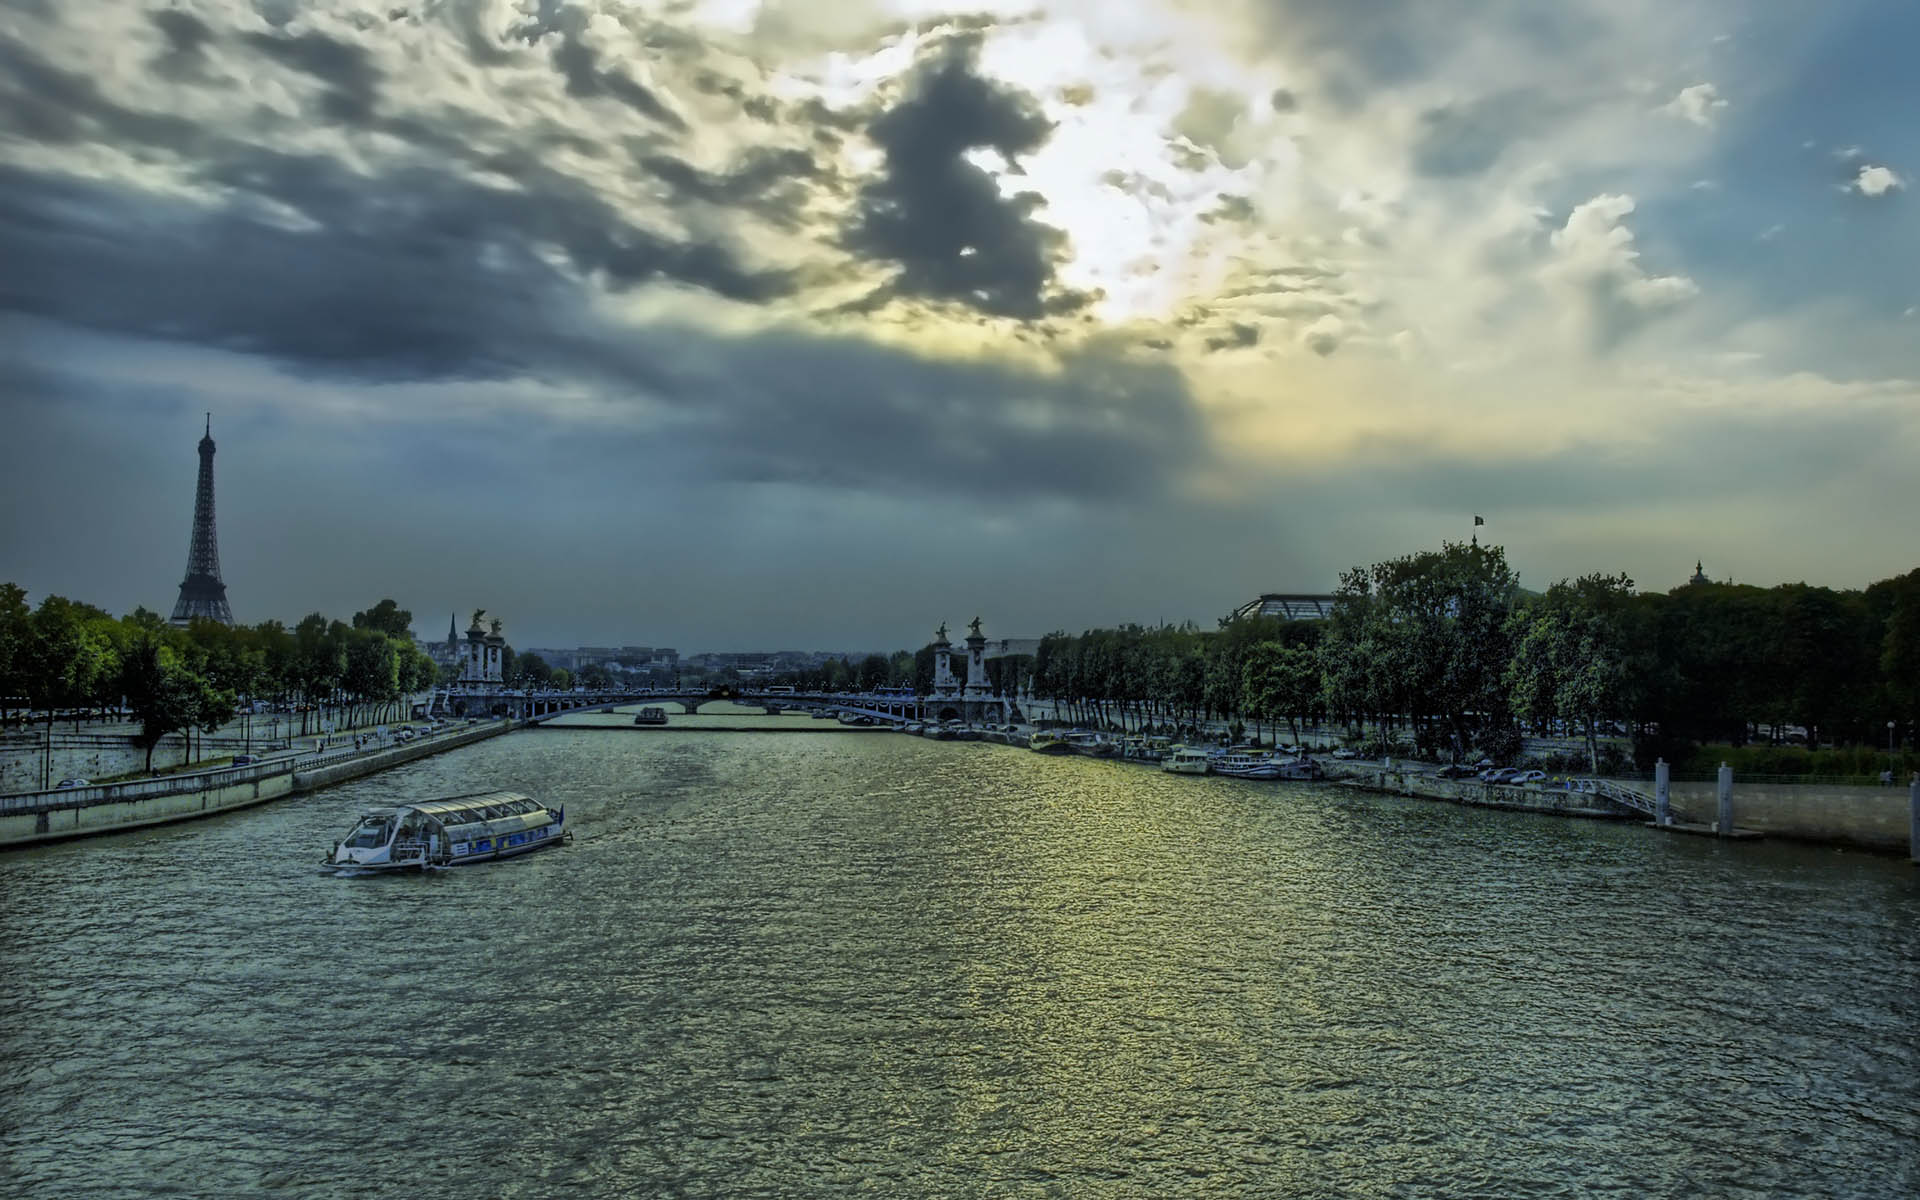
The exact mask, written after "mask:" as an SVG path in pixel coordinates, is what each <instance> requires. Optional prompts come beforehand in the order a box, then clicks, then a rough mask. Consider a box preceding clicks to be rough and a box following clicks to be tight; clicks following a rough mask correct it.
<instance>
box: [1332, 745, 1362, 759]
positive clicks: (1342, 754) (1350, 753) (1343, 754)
mask: <svg viewBox="0 0 1920 1200" xmlns="http://www.w3.org/2000/svg"><path fill="white" fill-rule="evenodd" d="M1333 756H1334V757H1335V758H1341V759H1346V758H1359V757H1360V752H1359V751H1357V750H1349V749H1347V748H1346V747H1345V746H1342V747H1341V748H1340V749H1338V750H1335V751H1334V752H1333Z"/></svg>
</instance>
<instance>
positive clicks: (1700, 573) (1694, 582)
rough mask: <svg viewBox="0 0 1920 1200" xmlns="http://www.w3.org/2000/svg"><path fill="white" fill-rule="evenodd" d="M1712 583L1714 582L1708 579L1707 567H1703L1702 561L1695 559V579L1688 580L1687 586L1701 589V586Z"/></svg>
mask: <svg viewBox="0 0 1920 1200" xmlns="http://www.w3.org/2000/svg"><path fill="white" fill-rule="evenodd" d="M1712 582H1713V580H1711V579H1708V578H1707V572H1706V569H1705V567H1703V566H1702V565H1701V560H1699V559H1695V560H1694V561H1693V578H1692V579H1689V580H1687V586H1688V587H1699V586H1700V585H1701V584H1705V583H1712Z"/></svg>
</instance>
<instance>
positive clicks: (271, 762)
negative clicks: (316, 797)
mask: <svg viewBox="0 0 1920 1200" xmlns="http://www.w3.org/2000/svg"><path fill="white" fill-rule="evenodd" d="M516 724H517V722H515V721H512V720H505V719H503V720H497V721H486V722H479V723H475V724H472V725H456V726H453V727H452V728H450V729H447V730H444V731H442V732H440V733H435V734H429V735H427V736H424V737H419V738H415V739H413V740H411V741H405V742H400V743H394V744H380V745H375V746H372V747H356V746H353V745H351V744H348V745H344V746H339V747H334V748H330V749H327V750H322V751H317V752H314V753H311V754H306V755H287V756H284V757H278V758H271V759H268V760H266V761H264V762H258V763H252V764H249V765H246V766H240V767H223V768H217V769H214V770H209V771H191V772H181V773H179V774H174V775H164V776H160V777H157V778H153V779H138V780H133V781H130V782H126V783H113V784H95V785H92V786H87V787H75V788H65V789H60V790H56V791H45V792H24V793H21V794H19V795H13V796H0V849H8V848H11V847H15V846H27V845H33V844H36V843H40V842H53V841H62V840H65V839H68V838H77V837H90V836H93V835H96V834H108V833H119V832H122V831H124V830H129V829H139V828H143V827H145V826H148V825H161V824H166V823H169V822H173V821H190V820H195V819H197V818H200V817H207V816H212V815H213V814H215V813H223V812H231V811H233V810H235V809H240V808H249V807H252V806H253V805H256V804H264V803H266V802H267V801H269V800H277V799H279V798H281V797H283V796H290V795H295V794H298V793H303V792H311V791H315V790H317V789H319V788H324V787H330V786H332V785H333V784H336V783H344V782H346V781H347V780H350V779H358V778H360V777H362V776H364V775H372V774H374V773H376V772H379V771H384V770H386V769H387V768H389V767H397V766H399V765H401V764H402V763H409V762H413V761H414V760H416V759H420V758H425V757H427V756H429V755H433V754H439V753H441V752H442V751H446V750H452V749H456V748H458V747H460V746H469V745H472V744H473V743H475V742H479V741H484V740H486V739H488V738H492V737H498V736H499V735H500V734H503V733H506V732H507V731H509V730H511V729H513V728H514V727H515V726H516Z"/></svg>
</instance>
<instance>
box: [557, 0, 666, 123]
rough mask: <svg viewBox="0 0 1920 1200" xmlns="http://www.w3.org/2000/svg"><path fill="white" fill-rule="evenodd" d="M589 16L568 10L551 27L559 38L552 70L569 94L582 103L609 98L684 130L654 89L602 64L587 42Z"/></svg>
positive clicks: (582, 10)
mask: <svg viewBox="0 0 1920 1200" xmlns="http://www.w3.org/2000/svg"><path fill="white" fill-rule="evenodd" d="M589 15H590V14H588V12H587V11H586V10H585V9H583V8H574V7H568V8H563V9H560V10H559V11H558V12H557V13H554V14H553V16H552V18H551V25H550V28H551V30H552V32H553V34H554V35H555V36H556V39H557V40H556V41H555V42H554V46H553V52H552V53H553V68H554V70H556V71H558V72H560V74H561V76H562V77H563V78H564V79H565V80H566V81H567V94H568V95H569V96H573V97H576V98H578V99H582V100H591V99H594V98H596V97H600V96H606V97H610V98H612V99H614V100H618V101H619V102H620V103H622V104H624V105H626V106H627V107H628V108H631V109H633V110H634V111H635V112H637V113H639V114H640V115H641V116H644V117H647V118H650V119H651V120H654V121H657V122H659V123H660V124H662V125H665V126H666V127H667V128H669V129H673V130H676V131H683V130H685V129H686V127H687V125H686V122H685V121H682V120H681V119H680V116H679V114H677V113H675V112H674V111H673V110H672V109H670V108H668V107H667V106H666V105H665V104H664V103H662V102H661V100H660V98H659V97H658V96H656V95H654V94H653V92H652V91H651V90H649V89H648V88H646V87H645V86H643V85H642V84H640V83H637V82H635V81H634V80H633V79H632V78H631V77H630V76H629V75H627V73H626V72H625V71H622V70H620V69H619V68H618V67H602V66H601V65H600V56H599V55H598V54H597V53H595V51H594V49H593V47H591V46H589V45H587V43H586V41H585V34H586V31H587V19H588V16H589Z"/></svg>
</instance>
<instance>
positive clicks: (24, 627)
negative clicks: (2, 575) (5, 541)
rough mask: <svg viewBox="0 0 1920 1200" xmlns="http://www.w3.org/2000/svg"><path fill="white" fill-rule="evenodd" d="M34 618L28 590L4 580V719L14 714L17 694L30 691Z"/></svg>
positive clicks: (0, 613)
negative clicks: (29, 658) (28, 676)
mask: <svg viewBox="0 0 1920 1200" xmlns="http://www.w3.org/2000/svg"><path fill="white" fill-rule="evenodd" d="M32 621H33V612H32V610H31V609H29V608H28V607H27V593H26V589H24V588H22V587H21V586H20V585H18V584H15V583H0V721H4V720H5V719H6V718H7V717H8V716H9V715H10V713H11V709H12V705H13V700H14V697H16V696H25V695H26V694H27V690H28V684H27V680H26V663H27V652H28V651H27V647H28V644H29V642H30V641H31V640H32V637H33V624H32Z"/></svg>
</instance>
